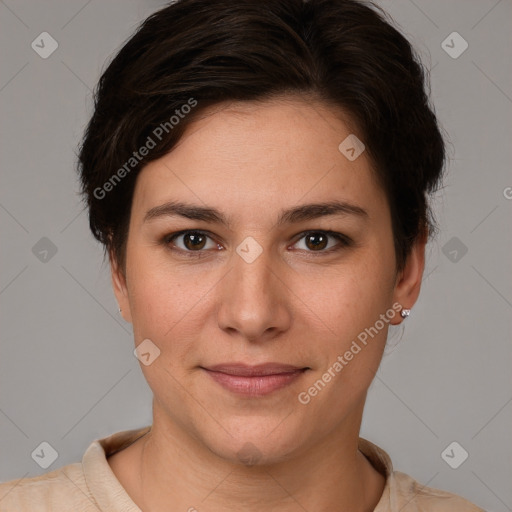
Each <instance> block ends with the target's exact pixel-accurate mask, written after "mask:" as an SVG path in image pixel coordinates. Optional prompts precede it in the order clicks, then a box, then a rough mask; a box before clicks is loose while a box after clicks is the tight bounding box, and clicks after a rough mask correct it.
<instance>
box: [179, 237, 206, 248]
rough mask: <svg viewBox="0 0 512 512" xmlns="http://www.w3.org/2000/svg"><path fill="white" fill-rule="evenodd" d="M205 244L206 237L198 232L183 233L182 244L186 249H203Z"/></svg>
mask: <svg viewBox="0 0 512 512" xmlns="http://www.w3.org/2000/svg"><path fill="white" fill-rule="evenodd" d="M205 244H206V237H205V236H204V235H202V234H200V233H187V234H185V235H183V245H185V247H186V248H187V249H190V250H194V249H203V248H204V246H205Z"/></svg>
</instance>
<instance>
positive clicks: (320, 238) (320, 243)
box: [305, 233, 329, 251]
mask: <svg viewBox="0 0 512 512" xmlns="http://www.w3.org/2000/svg"><path fill="white" fill-rule="evenodd" d="M328 242H329V240H328V237H327V235H325V234H324V233H312V234H308V235H306V237H305V243H306V247H307V248H308V249H311V250H313V251H315V250H321V249H325V248H326V247H327V244H328Z"/></svg>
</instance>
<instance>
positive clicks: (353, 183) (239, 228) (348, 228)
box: [108, 96, 425, 512]
mask: <svg viewBox="0 0 512 512" xmlns="http://www.w3.org/2000/svg"><path fill="white" fill-rule="evenodd" d="M350 133H356V135H357V132H356V131H355V130H354V128H353V127H352V126H351V123H350V120H349V119H348V118H347V117H346V116H344V115H343V113H342V112H339V111H335V110H334V109H332V108H329V107H328V106H327V105H325V104H323V103H321V102H319V101H314V100H312V99H311V98H304V97H300V96H297V97H295V96H287V97H281V98H275V99H272V100H266V101H264V102H258V103H256V102H244V103H229V104H222V105H217V106H216V107H215V108H211V109H210V110H209V111H207V112H205V115H203V116H201V118H199V119H198V120H196V121H194V123H192V124H191V125H190V126H189V127H188V129H187V131H186V132H185V135H184V136H183V137H182V139H181V140H180V142H179V144H178V145H177V146H176V147H175V148H174V149H173V151H172V152H170V153H169V154H168V155H166V156H165V157H163V158H161V159H159V160H156V161H154V162H151V163H150V164H148V165H147V166H146V167H145V168H144V169H143V170H142V171H141V173H140V175H139V177H138V179H137V183H136V187H135V193H134V198H133V204H132V210H131V217H130V226H129V233H128V240H127V248H126V267H125V269H120V268H119V267H118V266H117V264H116V261H115V258H114V257H113V256H112V255H111V263H112V281H113V287H114V291H115V294H116V297H117V300H118V302H119V305H120V307H121V309H122V314H123V317H124V318H125V320H126V321H127V322H131V323H133V328H134V337H135V344H136V345H138V344H139V343H141V341H142V340H144V339H148V338H149V339H150V340H151V341H152V342H153V343H154V344H155V345H156V346H157V347H158V348H159V349H160V351H161V352H160V356H159V357H157V358H156V359H155V360H154V362H152V364H150V365H148V366H145V365H142V364H141V368H142V371H143V373H144V376H145V378H146V379H147V381H148V384H149V386H150V387H151V389H152V391H153V394H154V401H153V426H152V429H151V431H150V433H149V434H147V435H146V436H144V437H142V438H141V439H139V440H138V441H136V442H135V443H133V444H132V445H131V446H129V447H128V448H126V449H124V450H122V451H120V452H118V453H116V454H115V455H113V456H112V457H110V458H109V459H108V461H109V464H110V466H111V468H112V470H113V472H114V474H115V475H116V476H117V478H118V479H119V481H120V482H121V484H122V485H123V486H124V487H125V489H126V490H127V492H128V493H129V495H130V496H131V498H132V499H133V500H134V502H135V503H136V504H137V505H138V506H139V507H140V508H142V509H143V510H144V511H145V512H147V511H164V510H165V511H169V510H171V511H178V510H180V511H184V510H195V509H197V510H198V511H209V512H217V511H223V512H226V511H235V510H236V511H238V510H246V511H256V510H257V511H261V510H268V511H273V510H276V511H277V510H279V511H280V512H292V511H303V510H315V511H317V512H322V511H332V510H350V511H352V512H359V511H360V512H363V511H371V510H373V509H374V507H375V506H376V504H377V502H378V501H379V499H380V497H381V495H382V491H383V488H384V485H385V479H384V477H383V476H382V475H380V474H379V473H378V472H377V471H376V470H375V469H374V468H373V466H371V464H370V463H369V461H368V460H367V459H366V458H365V457H364V456H363V455H362V453H361V452H359V451H358V436H359V430H360V426H361V419H362V414H363V408H364V403H365V399H366V394H367V391H368V388H369V386H370V384H371V382H372V379H373V377H374V374H375V372H376V371H377V369H378V366H379V363H380V361H381V358H382V354H383V350H384V347H385V342H386V336H387V329H388V324H387V323H386V324H385V327H384V328H383V329H381V330H380V331H379V333H378V335H376V336H375V337H374V338H373V339H371V340H370V341H369V342H368V344H367V345H366V346H365V347H364V348H363V349H362V350H361V351H360V352H359V353H358V354H357V355H355V356H354V358H353V359H352V360H351V361H350V362H349V363H348V364H347V365H346V366H345V367H344V368H343V370H342V371H341V372H339V374H337V375H336V377H334V378H332V380H331V381H330V382H329V383H328V384H327V385H326V386H325V387H324V388H323V389H322V390H321V391H320V392H319V393H318V394H317V395H316V396H315V397H313V398H312V399H311V401H310V402H309V403H308V404H307V405H304V404H301V403H300V402H299V401H298V398H297V397H298V395H299V393H300V392H303V391H307V390H308V388H309V387H310V386H312V384H313V383H314V382H315V381H317V380H318V379H320V378H321V377H322V375H323V374H324V373H325V371H326V370H327V369H328V368H329V367H332V365H333V363H334V362H335V361H336V360H337V357H338V356H339V355H343V354H344V353H345V352H346V351H347V350H348V349H349V347H350V345H351V343H352V341H353V340H354V339H356V337H357V335H358V334H359V333H360V332H362V331H364V329H365V328H368V327H370V326H373V325H374V324H375V322H376V320H378V319H379V316H380V315H381V314H383V313H385V312H386V311H387V310H389V309H391V308H392V305H393V304H394V303H397V302H398V303H399V304H401V305H402V307H404V308H411V307H412V306H413V304H414V303H415V301H416V299H417V297H418V294H419V291H420V285H421V278H422V274H423V270H424V254H425V238H424V237H422V238H421V239H419V240H418V241H417V242H416V244H415V245H414V246H413V249H412V251H411V253H410V255H409V257H408V259H407V262H406V265H405V267H404V269H403V271H401V272H397V271H396V260H395V253H394V245H393V236H392V226H391V218H390V212H389V205H388V203H387V199H386V196H385V194H384V192H383V190H382V189H381V188H380V187H379V185H378V184H377V182H376V180H375V177H374V175H373V173H372V170H371V164H370V160H369V159H368V157H367V154H366V152H363V153H362V154H361V156H359V157H358V158H357V159H356V160H355V161H352V162H351V161H349V160H348V159H347V158H345V156H344V155H342V154H341V153H340V151H339V150H338V145H339V144H340V142H341V141H343V140H344V139H345V138H346V137H347V136H348V135H349V134H350ZM360 138H361V137H360ZM171 200H172V201H182V202H186V203H190V204H194V205H198V206H202V207H205V206H208V207H212V208H216V209H218V210H219V211H220V212H222V213H223V214H224V215H225V216H226V217H227V218H228V219H229V220H230V222H231V223H230V225H229V226H225V225H222V224H219V223H212V222H206V221H204V220H201V221H198V220H191V219H187V218H183V217H181V216H170V215H168V216H159V217H155V218H153V219H151V220H149V221H146V222H145V221H144V218H145V215H146V213H147V212H148V211H149V210H150V209H152V208H154V207H157V206H160V205H163V204H165V203H167V202H168V201H171ZM332 200H338V201H345V202H347V203H350V204H351V205H356V206H357V207H359V208H362V209H364V210H365V211H366V215H355V214H352V213H349V214H337V215H329V216H322V217H319V218H314V219H310V220H302V221H300V222H296V223H290V222H287V223H284V224H282V225H279V224H278V223H277V219H278V216H279V214H280V212H281V210H283V209H288V208H293V207H296V206H300V205H303V204H309V203H321V202H327V201H332ZM185 229H187V230H188V229H190V230H203V231H205V232H206V234H207V235H208V237H209V238H208V237H207V238H205V239H201V241H202V243H203V245H202V246H200V248H199V252H200V253H201V256H200V257H197V254H198V250H197V249H195V246H194V244H193V243H191V242H190V239H189V238H187V237H186V236H185V237H184V236H181V237H178V238H177V239H175V240H174V245H173V242H172V241H169V239H168V238H167V239H166V238H165V237H166V235H170V234H172V233H175V232H177V231H180V230H185ZM320 230H332V231H335V232H337V233H342V234H344V235H346V236H348V237H350V239H351V240H352V243H351V244H350V245H347V246H344V245H341V244H340V242H339V241H338V240H336V239H334V238H328V246H327V247H325V245H321V247H320V248H316V246H315V245H314V244H312V243H307V237H305V236H304V235H305V234H307V233H304V232H305V231H308V232H313V234H314V233H316V234H317V235H318V231H320ZM310 234H311V233H310ZM320 235H321V233H320ZM247 237H252V238H254V239H255V240H256V241H257V243H258V244H259V246H260V247H261V250H262V252H261V254H260V255H259V256H258V257H257V258H256V259H255V260H254V261H253V262H252V263H247V262H246V261H245V260H244V259H243V258H242V257H240V256H239V254H238V253H237V252H236V248H237V247H238V246H239V245H240V244H242V242H243V241H244V240H245V239H246V238H247ZM313 238H314V237H313ZM196 240H197V239H196ZM203 240H204V241H203ZM166 242H167V243H166ZM314 242H318V240H317V239H315V238H314ZM196 243H197V242H196ZM242 247H243V245H242ZM331 247H338V250H336V251H334V252H330V253H329V252H326V251H327V250H328V249H329V248H331ZM180 249H181V251H180ZM187 250H188V253H187V252H186V251H187ZM251 250H252V249H251ZM187 254H188V255H190V254H192V256H187ZM401 321H402V318H401V317H400V315H399V314H398V313H397V314H395V315H394V316H393V318H392V320H391V323H392V324H395V325H396V324H399V323H400V322H401ZM226 362H228V363H229V362H244V363H247V364H258V363H264V362H279V363H285V364H293V365H295V366H299V367H301V368H302V367H308V368H310V369H309V370H307V371H306V372H305V373H303V374H302V375H301V376H300V377H299V378H298V379H297V380H295V381H294V382H293V383H292V384H291V385H289V386H288V387H285V388H283V389H281V390H277V391H274V392H272V393H271V394H269V395H266V396H264V397H256V398H254V397H253V398H249V397H240V396H238V395H235V394H233V393H231V392H230V391H228V390H226V389H224V388H223V387H221V386H220V385H219V384H217V383H216V382H214V381H213V380H212V379H211V377H210V375H208V373H207V372H205V371H204V370H202V369H201V367H205V366H206V367H207V366H211V365H214V364H220V363H226ZM246 443H250V447H251V448H250V449H251V450H253V452H254V453H255V454H257V457H256V458H257V461H256V463H255V464H254V465H252V466H250V465H247V464H244V462H242V461H241V460H240V457H239V455H237V454H238V453H239V452H240V451H241V450H242V449H243V448H244V445H246ZM247 449H248V448H247V446H246V447H245V450H247Z"/></svg>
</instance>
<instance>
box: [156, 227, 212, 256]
mask: <svg viewBox="0 0 512 512" xmlns="http://www.w3.org/2000/svg"><path fill="white" fill-rule="evenodd" d="M208 242H210V245H209V246H208ZM165 243H166V244H168V245H171V246H174V247H175V248H177V249H178V250H181V251H184V252H200V251H202V250H207V249H214V248H215V247H218V244H216V243H215V242H214V241H213V240H212V239H211V238H210V237H209V236H208V235H207V234H206V233H203V232H201V231H183V232H181V233H175V234H173V235H170V236H168V237H166V240H165Z"/></svg>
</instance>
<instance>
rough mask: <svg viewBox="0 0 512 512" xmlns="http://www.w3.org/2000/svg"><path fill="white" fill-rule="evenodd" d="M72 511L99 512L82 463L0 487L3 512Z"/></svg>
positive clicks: (10, 482)
mask: <svg viewBox="0 0 512 512" xmlns="http://www.w3.org/2000/svg"><path fill="white" fill-rule="evenodd" d="M73 507H75V508H74V510H80V511H83V512H89V511H91V512H92V511H94V512H97V511H98V508H97V506H96V504H95V501H94V498H93V497H92V495H91V493H90V491H89V489H88V487H87V483H86V481H85V477H84V473H83V470H82V464H80V463H74V464H69V465H68V466H64V467H62V468H60V469H56V470H55V471H51V472H50V473H46V474H44V475H41V476H37V477H32V478H20V479H18V480H11V481H8V482H3V483H0V510H1V511H2V512H29V511H30V512H47V511H50V510H51V511H54V512H59V511H64V510H66V511H68V510H70V509H73Z"/></svg>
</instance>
